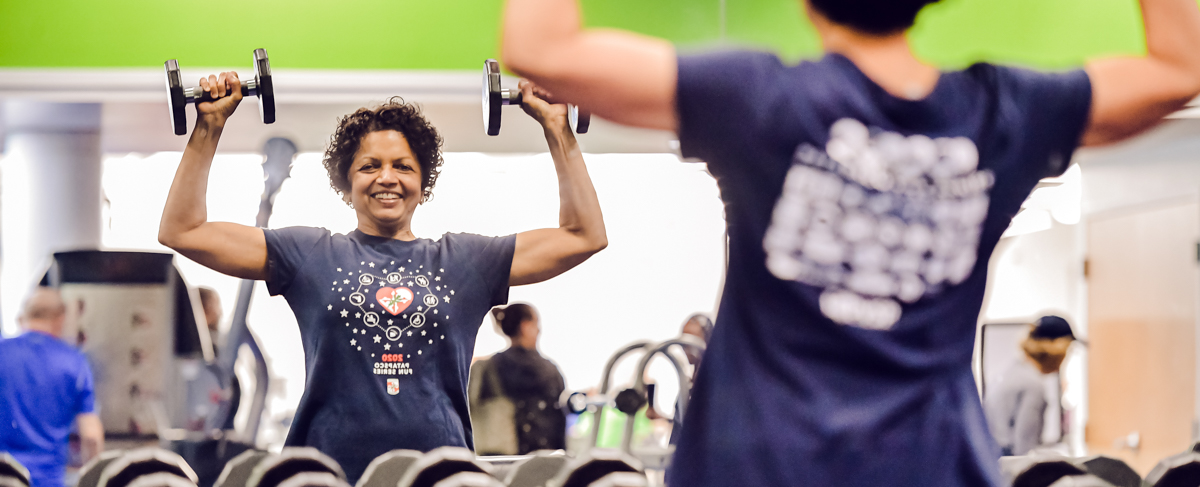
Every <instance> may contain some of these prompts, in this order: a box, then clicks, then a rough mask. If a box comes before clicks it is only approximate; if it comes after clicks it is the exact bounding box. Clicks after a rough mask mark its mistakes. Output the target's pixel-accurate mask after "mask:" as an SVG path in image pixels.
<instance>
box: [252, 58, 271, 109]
mask: <svg viewBox="0 0 1200 487" xmlns="http://www.w3.org/2000/svg"><path fill="white" fill-rule="evenodd" d="M254 80H255V81H256V82H257V84H258V113H259V115H260V116H262V121H263V123H275V83H274V82H273V81H272V80H271V61H270V60H268V59H267V50H266V49H255V50H254Z"/></svg>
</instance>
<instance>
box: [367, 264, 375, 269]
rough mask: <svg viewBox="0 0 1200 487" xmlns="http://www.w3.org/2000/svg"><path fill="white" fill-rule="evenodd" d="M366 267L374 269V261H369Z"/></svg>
mask: <svg viewBox="0 0 1200 487" xmlns="http://www.w3.org/2000/svg"><path fill="white" fill-rule="evenodd" d="M367 267H370V268H372V269H374V268H375V263H374V262H372V263H370V264H367Z"/></svg>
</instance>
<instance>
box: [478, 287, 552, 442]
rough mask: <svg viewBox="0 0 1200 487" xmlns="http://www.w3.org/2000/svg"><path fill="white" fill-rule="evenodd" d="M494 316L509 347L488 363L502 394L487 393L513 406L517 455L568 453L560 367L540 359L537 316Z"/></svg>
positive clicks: (506, 310)
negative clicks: (565, 451) (560, 404)
mask: <svg viewBox="0 0 1200 487" xmlns="http://www.w3.org/2000/svg"><path fill="white" fill-rule="evenodd" d="M492 316H493V317H495V319H496V323H497V324H498V325H499V326H500V331H501V332H503V333H504V335H505V336H507V337H508V338H509V340H510V345H509V347H508V348H507V349H506V350H504V351H502V352H500V353H497V354H495V355H493V356H492V357H491V358H490V359H488V360H487V362H486V364H487V365H486V366H487V367H490V368H491V369H492V370H493V371H494V373H495V374H496V376H497V377H498V378H499V382H500V387H501V388H502V389H503V390H502V391H487V392H490V393H493V394H495V393H501V394H504V395H505V396H508V398H509V399H510V400H511V401H512V402H513V405H514V406H516V415H515V417H514V418H513V425H514V426H515V428H516V438H517V451H516V454H517V455H525V454H527V453H530V452H533V451H537V450H562V449H566V447H567V440H566V433H567V416H566V414H565V413H564V412H563V410H562V409H560V408H559V407H558V400H559V396H561V395H562V393H563V391H564V390H566V387H567V386H566V382H565V381H564V380H563V376H562V373H561V372H559V370H558V366H557V365H555V364H554V362H551V361H550V360H549V359H547V358H546V357H543V356H542V354H540V353H538V350H537V341H538V337H539V336H540V335H541V323H540V322H541V320H540V319H539V318H538V313H537V310H536V309H534V307H533V306H531V305H528V304H525V303H516V304H512V305H509V306H507V307H497V308H494V309H492ZM485 373H486V372H485ZM482 395H483V394H481V396H482ZM480 399H486V397H480Z"/></svg>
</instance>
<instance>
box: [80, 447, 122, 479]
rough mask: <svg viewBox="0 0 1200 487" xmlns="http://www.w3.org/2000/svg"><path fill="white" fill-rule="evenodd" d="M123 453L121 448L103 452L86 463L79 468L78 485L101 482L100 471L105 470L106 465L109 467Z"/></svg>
mask: <svg viewBox="0 0 1200 487" xmlns="http://www.w3.org/2000/svg"><path fill="white" fill-rule="evenodd" d="M123 453H124V452H123V451H120V450H110V451H106V452H101V453H100V455H98V456H96V458H93V459H92V460H91V461H89V462H87V463H86V464H84V465H83V467H82V468H80V469H79V483H78V487H96V485H98V484H99V483H100V473H101V472H103V471H104V467H107V466H108V464H110V463H112V462H113V460H116V459H117V458H119V457H120V456H121V455H122V454H123Z"/></svg>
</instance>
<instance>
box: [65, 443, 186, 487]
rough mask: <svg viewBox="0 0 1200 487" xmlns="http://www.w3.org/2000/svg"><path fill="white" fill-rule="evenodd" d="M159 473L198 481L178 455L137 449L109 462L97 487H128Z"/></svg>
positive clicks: (156, 449)
mask: <svg viewBox="0 0 1200 487" xmlns="http://www.w3.org/2000/svg"><path fill="white" fill-rule="evenodd" d="M159 473H164V474H170V475H175V476H177V477H181V478H183V479H185V480H187V481H189V482H190V483H192V484H195V483H196V482H197V480H198V478H197V477H196V472H194V471H192V467H190V466H188V464H187V462H186V461H184V459H183V457H181V456H179V455H178V454H176V453H174V452H170V451H167V450H162V449H159V448H137V449H133V450H129V451H126V452H124V453H123V454H122V455H121V456H119V457H117V458H114V459H113V460H112V461H111V462H108V464H107V465H105V466H104V468H103V469H102V470H101V471H100V477H99V480H98V481H97V482H96V487H128V486H129V485H130V484H131V483H133V482H134V481H136V480H138V479H139V478H141V477H144V476H148V475H153V474H159ZM82 484H83V479H82V477H81V478H80V485H81V486H82Z"/></svg>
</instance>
